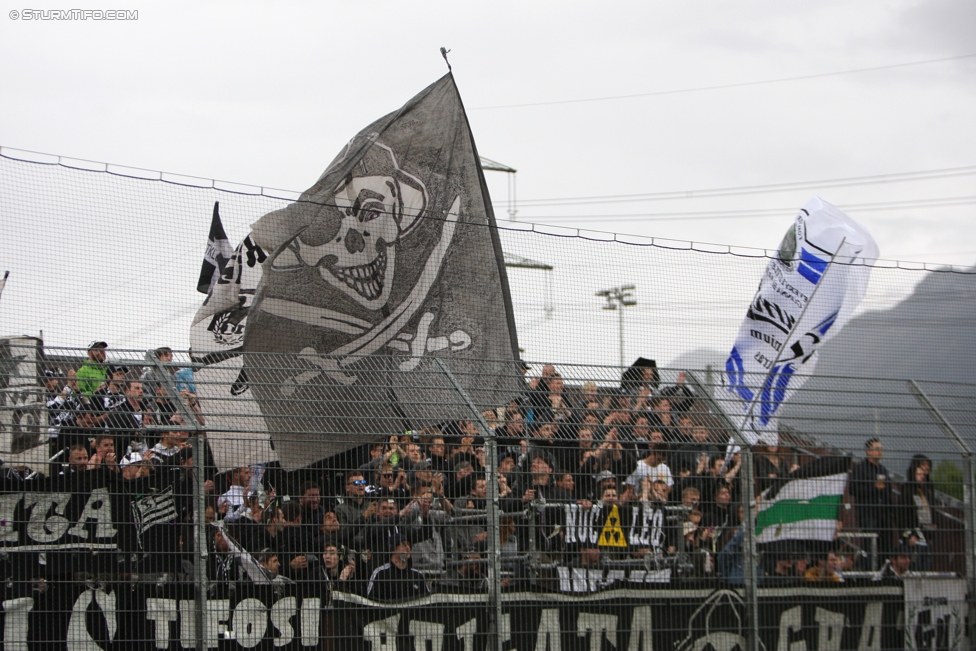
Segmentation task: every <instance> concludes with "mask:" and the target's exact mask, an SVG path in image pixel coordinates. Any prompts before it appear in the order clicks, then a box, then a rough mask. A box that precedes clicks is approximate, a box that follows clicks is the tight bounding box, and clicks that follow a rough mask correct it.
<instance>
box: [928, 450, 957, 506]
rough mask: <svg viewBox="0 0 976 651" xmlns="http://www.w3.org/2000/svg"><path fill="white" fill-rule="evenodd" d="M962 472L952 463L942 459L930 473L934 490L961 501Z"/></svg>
mask: <svg viewBox="0 0 976 651" xmlns="http://www.w3.org/2000/svg"><path fill="white" fill-rule="evenodd" d="M963 479H964V477H963V472H962V470H960V469H959V466H957V465H956V464H955V462H953V461H949V460H948V459H943V460H942V461H940V462H939V465H937V466H936V467H935V470H933V471H932V481H933V482H935V490H937V491H942V492H943V493H945V494H946V495H951V496H952V497H954V498H956V499H957V500H961V499H962V491H963Z"/></svg>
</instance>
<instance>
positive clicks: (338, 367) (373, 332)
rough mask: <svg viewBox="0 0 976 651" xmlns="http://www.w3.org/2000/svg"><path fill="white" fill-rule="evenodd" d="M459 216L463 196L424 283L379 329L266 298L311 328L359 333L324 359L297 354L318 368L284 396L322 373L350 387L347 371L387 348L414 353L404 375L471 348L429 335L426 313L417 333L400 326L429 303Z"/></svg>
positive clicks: (264, 305) (290, 384) (458, 338)
mask: <svg viewBox="0 0 976 651" xmlns="http://www.w3.org/2000/svg"><path fill="white" fill-rule="evenodd" d="M460 213H461V196H460V195H458V196H456V197H455V198H454V202H453V203H452V204H451V209H450V210H449V211H448V212H447V215H446V216H445V219H444V227H443V229H442V230H441V237H440V240H439V241H438V242H437V246H435V247H434V249H433V251H431V253H430V256H429V257H428V258H427V263H426V264H425V265H424V269H423V272H422V273H421V275H420V280H419V281H418V282H417V284H416V285H415V286H414V288H413V290H412V291H411V292H410V295H409V296H407V298H406V299H405V300H404V301H403V302H402V303H400V305H398V306H397V307H396V308H395V309H394V310H393V311H392V312H391V313H390V315H389V316H387V317H386V318H385V319H383V320H382V321H381V322H380V323H378V324H376V325H375V326H374V325H373V324H371V323H370V322H369V321H365V320H363V319H358V318H356V317H353V316H350V315H348V314H343V313H341V312H336V311H335V310H330V309H327V308H318V307H312V306H310V305H303V304H301V303H295V302H293V301H286V300H282V299H280V298H266V299H264V301H262V302H261V304H260V306H259V308H258V309H260V310H263V311H265V312H268V313H269V314H274V315H275V316H280V317H282V318H285V319H291V320H293V321H301V322H302V323H308V324H310V325H314V326H318V327H322V328H330V329H332V330H338V331H339V332H345V333H348V334H354V335H360V336H359V337H358V338H357V339H355V340H353V341H351V342H349V343H348V344H345V345H344V346H340V347H339V348H337V349H336V350H334V351H333V352H332V353H330V354H329V355H320V354H319V353H318V351H317V350H315V349H314V348H312V347H311V346H308V347H306V348H303V349H302V350H301V352H299V354H298V356H299V358H300V359H302V360H304V361H306V362H308V363H309V364H311V365H313V366H315V367H317V368H315V369H309V370H307V371H304V372H303V373H299V374H298V375H295V376H293V377H290V378H287V379H286V380H285V385H284V386H283V387H282V388H281V393H282V395H285V396H290V395H292V394H293V393H294V392H295V390H296V389H297V388H298V385H300V384H306V383H308V382H311V381H312V380H314V379H315V378H317V377H318V376H320V375H322V374H323V373H324V374H325V375H327V376H328V377H330V378H332V379H333V380H335V381H336V382H338V383H339V384H344V385H347V386H348V385H352V384H355V383H356V381H357V379H358V378H357V376H355V375H352V374H350V373H347V372H346V371H345V368H346V367H348V366H350V365H351V364H353V363H355V362H356V361H358V359H359V358H361V357H363V356H366V355H371V354H373V353H374V352H376V351H377V350H379V349H380V348H382V347H383V346H389V347H390V348H393V349H394V350H399V351H401V352H408V353H410V357H408V358H407V359H405V360H404V361H402V362H401V363H400V365H399V368H400V370H401V371H412V370H414V369H415V368H417V366H418V365H419V364H420V360H421V359H423V357H424V355H425V354H427V353H433V352H437V351H440V350H450V351H451V352H457V351H460V350H464V349H466V348H468V347H469V346H471V336H470V335H469V334H468V333H466V332H464V331H463V330H455V331H454V332H452V333H451V334H450V335H448V336H446V337H431V336H430V326H431V323H433V321H434V314H433V313H431V312H425V313H424V315H423V316H421V317H420V322H419V323H418V324H417V332H416V333H414V334H413V335H411V334H410V333H408V332H402V328H403V327H404V326H405V325H406V324H407V323H409V321H410V320H411V319H412V318H413V317H414V315H415V314H416V313H417V311H418V310H419V309H420V307H421V305H423V303H424V301H425V300H426V299H427V294H428V293H429V292H430V289H431V287H432V286H433V285H434V282H435V281H436V280H437V276H438V273H439V271H440V268H441V264H442V263H443V262H444V256H445V255H447V250H448V248H450V246H451V242H452V241H453V239H454V231H455V230H456V226H457V221H458V218H459V217H460Z"/></svg>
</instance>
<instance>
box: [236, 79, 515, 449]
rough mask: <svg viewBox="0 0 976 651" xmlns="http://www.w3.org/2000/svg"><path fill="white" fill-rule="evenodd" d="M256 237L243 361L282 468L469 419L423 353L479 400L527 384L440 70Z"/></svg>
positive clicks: (486, 210)
mask: <svg viewBox="0 0 976 651" xmlns="http://www.w3.org/2000/svg"><path fill="white" fill-rule="evenodd" d="M252 237H253V238H254V241H255V242H256V243H257V244H258V245H260V246H261V247H262V248H263V249H264V250H265V251H268V252H272V251H273V252H274V253H273V254H272V255H271V258H270V260H269V262H268V263H266V264H265V265H264V282H263V286H262V289H261V290H260V291H259V294H258V296H257V298H256V300H255V303H254V307H253V308H252V310H251V314H250V320H249V323H248V328H247V330H246V333H245V340H244V350H245V352H246V354H247V360H246V362H245V365H246V368H247V370H248V376H249V377H250V379H251V383H252V387H253V388H254V390H255V392H256V393H257V398H258V400H259V402H260V404H261V409H262V411H263V412H264V415H265V417H266V418H267V420H268V423H269V426H270V427H271V428H272V431H273V436H274V438H275V448H276V450H277V452H278V454H279V457H280V459H281V462H282V464H283V465H284V466H285V467H299V466H303V465H306V464H308V463H309V462H311V461H314V460H315V459H319V458H323V457H326V456H330V455H332V454H336V453H339V452H342V451H344V450H346V449H349V448H351V447H353V446H354V445H357V444H358V443H361V442H363V441H364V440H365V437H367V436H369V437H375V436H378V435H382V434H391V433H397V432H398V431H401V430H402V428H403V427H404V421H407V422H409V424H410V425H411V426H412V427H414V428H419V427H423V426H426V425H433V424H435V423H438V422H442V421H444V420H449V419H455V418H458V419H459V418H470V415H471V414H470V411H468V410H467V409H466V408H465V407H464V406H463V405H462V404H461V402H460V401H459V400H458V397H457V395H456V393H455V392H454V391H453V389H451V388H450V385H449V384H448V383H447V381H446V377H445V375H444V374H443V373H442V372H441V370H440V367H439V365H438V364H437V363H436V361H435V359H434V358H439V359H440V360H442V361H443V362H444V363H445V364H446V365H447V366H448V367H449V368H450V370H451V372H452V374H453V375H454V376H455V378H456V379H457V380H458V381H459V382H460V383H461V384H462V385H463V387H464V389H465V391H466V393H467V394H468V395H469V396H470V398H471V399H472V400H473V401H474V403H475V404H476V405H477V406H478V407H479V408H486V407H491V406H497V405H501V404H505V403H506V402H507V401H508V400H509V399H510V398H511V397H512V396H513V395H515V394H517V393H518V392H519V391H520V390H521V389H522V384H521V375H520V374H519V373H518V372H517V366H516V360H517V359H518V343H517V340H516V335H515V326H514V320H513V316H512V307H511V298H510V296H509V292H508V281H507V278H506V276H505V266H504V261H503V257H502V252H501V246H500V244H499V241H498V233H497V229H496V225H495V218H494V214H493V212H492V210H491V201H490V199H489V197H488V191H487V187H486V185H485V180H484V173H483V171H482V169H481V165H480V163H479V158H478V152H477V149H476V148H475V144H474V139H473V138H472V136H471V132H470V129H469V126H468V121H467V116H466V115H465V113H464V108H463V106H462V104H461V98H460V96H459V94H458V91H457V87H456V86H455V84H454V78H453V77H452V76H451V75H450V74H448V75H446V76H444V77H443V78H441V79H440V80H439V81H437V82H436V83H434V84H433V85H431V86H430V87H428V88H427V89H425V90H424V91H423V92H421V93H420V94H419V95H417V96H416V97H414V98H413V99H412V100H410V101H409V102H407V104H406V105H404V106H403V108H401V109H400V110H399V111H396V112H395V113H391V114H389V115H387V116H386V117H383V118H380V119H379V120H377V121H376V122H374V123H373V124H371V125H369V126H368V127H366V128H365V129H363V130H362V131H360V132H359V133H358V134H357V135H356V136H355V137H354V138H353V139H352V140H351V141H349V143H348V144H347V145H346V146H345V147H344V148H343V150H342V151H341V152H340V153H339V155H338V157H336V159H335V160H334V161H333V162H332V163H331V164H330V165H329V166H328V168H327V169H326V171H325V172H324V173H323V174H322V175H321V177H320V178H319V180H318V181H317V182H316V183H315V184H314V185H313V186H312V187H311V188H310V189H309V190H308V191H307V192H305V193H304V194H303V195H302V197H301V198H300V200H299V201H298V202H296V203H293V204H291V205H290V206H288V207H287V208H284V209H282V210H278V211H275V212H273V213H270V214H268V215H265V216H264V217H262V218H261V219H260V220H259V221H258V222H257V223H256V224H254V226H253V230H252ZM257 353H283V354H286V355H287V358H285V359H286V360H287V362H285V361H284V360H283V358H281V357H278V358H274V359H273V358H270V357H267V356H262V355H260V354H257ZM286 368H287V369H290V370H289V371H285V370H283V369H286ZM308 401H312V402H314V407H312V406H311V405H310V403H309V402H308ZM301 411H306V412H307V413H308V416H306V417H302V416H300V415H298V412H301ZM310 438H313V439H315V440H314V441H312V442H309V440H308V439H310Z"/></svg>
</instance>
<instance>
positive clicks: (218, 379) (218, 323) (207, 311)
mask: <svg viewBox="0 0 976 651" xmlns="http://www.w3.org/2000/svg"><path fill="white" fill-rule="evenodd" d="M217 209H218V204H216V203H215V204H214V217H213V219H214V221H213V225H212V226H211V242H212V241H213V238H214V233H215V231H217V234H218V235H219V236H220V237H222V238H223V242H227V241H228V240H227V237H226V235H224V230H223V227H222V226H221V225H220V217H219V215H218V213H217ZM228 245H229V244H228ZM211 248H212V247H211V246H208V247H207V250H208V252H209V251H210V250H211ZM214 248H216V247H214ZM223 255H224V254H223V253H221V256H223ZM222 259H223V258H222ZM267 259H268V256H267V254H266V253H265V252H264V250H263V249H261V247H259V246H257V245H256V244H255V243H254V241H253V240H252V239H251V236H250V235H248V236H247V237H245V238H244V239H243V240H242V241H241V243H240V244H238V245H237V248H235V249H233V250H232V251H231V254H230V258H229V259H227V260H223V267H222V270H221V272H220V273H219V274H217V275H216V276H215V277H214V282H213V283H212V284H211V285H210V289H209V293H208V294H207V298H206V300H205V301H204V302H203V305H201V306H200V309H199V310H197V313H196V315H195V316H194V318H193V324H192V325H191V326H190V354H191V357H192V358H193V361H194V362H197V363H200V364H203V365H204V366H203V368H200V369H197V370H196V371H195V372H194V379H195V380H196V385H197V397H198V398H199V399H200V401H201V404H202V406H203V410H204V412H205V413H206V414H207V423H208V425H210V427H211V428H212V430H211V432H210V445H211V446H212V449H213V453H214V460H215V462H216V463H217V467H218V468H221V469H224V470H226V469H227V468H237V467H240V466H242V465H247V464H249V463H255V462H271V461H276V460H277V456H276V455H275V452H274V450H272V449H271V447H270V445H269V444H268V436H267V426H266V425H265V422H264V418H263V417H262V416H261V409H260V407H259V406H258V403H257V401H256V400H254V396H253V394H252V392H251V391H250V387H249V384H248V378H247V373H246V372H245V371H244V369H243V360H242V359H241V356H240V355H241V349H242V348H243V346H244V331H245V329H246V328H247V317H248V313H249V312H250V309H251V305H252V304H253V302H254V295H255V292H256V291H257V287H258V283H259V282H260V280H261V265H263V264H264V262H265V261H266V260H267ZM206 264H207V263H206V261H205V262H204V267H206ZM201 281H202V276H201Z"/></svg>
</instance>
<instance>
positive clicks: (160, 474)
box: [7, 341, 936, 600]
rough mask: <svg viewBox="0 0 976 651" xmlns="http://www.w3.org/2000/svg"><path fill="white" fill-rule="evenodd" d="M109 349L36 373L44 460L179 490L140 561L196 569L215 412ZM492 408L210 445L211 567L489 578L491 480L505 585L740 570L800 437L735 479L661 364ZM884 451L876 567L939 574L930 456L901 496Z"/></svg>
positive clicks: (333, 580) (813, 560)
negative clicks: (302, 455)
mask: <svg viewBox="0 0 976 651" xmlns="http://www.w3.org/2000/svg"><path fill="white" fill-rule="evenodd" d="M106 348H107V345H106V344H105V342H101V341H96V342H93V343H92V344H91V346H90V347H89V349H88V360H86V361H85V362H84V363H83V364H82V365H81V366H80V367H78V368H77V369H74V368H72V369H65V368H64V365H63V364H61V365H57V364H52V365H50V366H49V367H48V368H46V369H45V370H44V376H45V377H44V381H45V384H46V392H47V395H46V402H47V409H48V424H49V429H48V432H49V436H50V445H51V456H52V459H53V463H52V468H55V469H56V470H55V473H60V475H62V476H64V475H71V474H74V473H83V472H95V471H97V472H103V473H110V474H111V475H113V476H114V477H115V478H117V480H118V484H119V485H120V486H121V487H122V488H120V490H123V491H126V490H127V491H129V492H131V493H132V494H133V495H134V496H135V495H144V494H164V493H165V492H166V491H167V490H170V491H171V492H172V494H173V495H175V498H174V499H175V501H176V504H177V508H176V509H175V513H176V515H175V517H174V519H173V522H172V525H173V526H169V527H156V528H155V530H154V531H153V532H149V534H147V535H146V538H145V539H144V540H140V541H138V542H139V544H138V551H139V554H137V555H135V556H134V558H135V560H133V561H132V564H131V567H129V569H130V570H131V571H133V572H137V571H138V572H144V573H145V572H172V573H179V572H181V571H188V570H187V567H188V563H189V560H188V559H189V552H190V551H191V549H192V544H193V536H192V533H191V531H192V526H191V525H192V522H193V519H194V515H193V514H194V511H195V509H194V505H193V501H192V499H191V495H192V493H193V490H192V485H193V484H192V478H193V472H194V470H193V469H194V465H195V461H194V456H195V455H194V452H195V450H194V447H193V446H192V445H190V441H191V439H192V435H191V433H192V432H195V431H198V430H200V429H201V428H203V429H205V427H206V418H205V414H204V413H203V411H202V410H201V408H200V404H199V403H198V401H197V398H196V386H195V384H194V380H193V375H192V371H190V370H189V369H178V368H177V367H176V366H175V365H173V364H172V361H173V354H172V351H171V350H169V349H167V348H160V349H157V350H156V351H155V353H154V355H155V357H156V359H158V360H159V361H160V362H161V363H162V366H163V367H164V368H166V369H167V372H168V373H169V377H168V378H167V377H164V376H161V375H160V374H159V373H158V371H157V367H154V366H147V367H143V368H142V369H139V368H127V367H125V366H120V365H111V364H109V363H107V362H106ZM526 368H528V367H526ZM178 402H179V403H182V405H183V406H185V408H183V407H181V406H180V404H178ZM187 418H193V419H195V420H196V422H195V423H193V422H191V423H188V422H187ZM482 418H483V419H484V424H487V426H488V427H489V428H490V429H491V432H490V435H492V436H493V437H494V439H495V441H496V447H497V458H492V459H490V460H489V459H488V458H486V455H487V446H486V444H485V443H486V442H485V439H484V434H485V433H488V432H485V431H484V429H479V426H481V423H480V422H474V421H472V420H464V421H458V422H453V421H452V422H448V423H444V424H442V425H441V426H440V427H439V428H436V429H424V430H419V431H409V432H406V433H403V434H396V435H390V436H388V437H386V438H384V440H381V441H377V442H374V443H369V444H364V445H362V446H360V447H358V448H356V449H354V450H352V451H351V452H350V453H348V454H345V455H342V457H341V458H337V459H336V460H332V462H330V463H319V464H313V465H311V466H309V467H308V468H306V469H303V470H300V471H293V472H291V473H285V472H283V471H281V470H280V469H279V468H276V467H275V466H274V464H270V465H269V464H255V465H253V466H244V467H240V468H234V469H230V470H225V471H224V472H218V471H217V469H215V468H214V467H213V463H212V461H211V459H210V456H209V453H208V449H207V447H206V445H204V447H203V449H202V454H198V455H196V457H197V459H198V460H202V463H201V462H199V461H198V462H197V463H196V466H197V467H201V468H202V469H203V470H202V472H203V474H204V490H205V492H206V511H205V514H204V516H205V519H206V522H207V523H208V524H210V525H211V526H209V527H208V538H209V546H210V551H211V554H210V555H209V572H210V576H211V579H212V580H214V581H215V582H216V583H217V584H219V583H220V582H221V581H223V582H227V581H233V580H237V579H238V578H240V574H241V572H242V571H243V570H242V567H244V565H242V563H243V564H245V565H246V563H248V562H250V563H253V564H256V565H259V566H260V568H261V572H263V574H264V575H265V576H267V577H269V578H273V577H275V576H279V575H280V576H283V577H285V578H286V579H290V580H293V581H295V582H297V583H299V584H307V585H310V584H315V583H317V582H323V581H327V582H328V583H329V584H330V585H331V586H332V587H333V588H334V589H340V590H343V591H348V592H355V593H359V594H362V595H364V596H367V597H369V598H374V599H378V600H398V599H405V598H409V597H413V596H419V595H422V594H426V593H427V592H428V591H430V590H431V589H432V588H433V589H442V590H448V591H464V590H472V591H480V590H484V589H486V587H487V568H488V560H487V559H488V555H487V551H488V549H489V545H490V541H489V536H490V535H491V531H490V530H489V526H488V518H487V515H486V500H487V496H488V488H489V486H488V482H489V481H495V482H496V487H497V493H498V497H499V500H498V508H499V511H500V513H501V516H500V520H499V521H500V530H499V532H498V533H499V538H500V543H501V558H502V565H501V568H500V569H501V585H502V587H503V588H506V589H515V588H517V587H527V586H528V585H529V584H530V583H531V584H532V585H537V586H538V585H543V584H544V582H545V580H546V576H551V575H552V573H551V572H550V573H549V575H547V573H546V568H550V569H551V568H553V567H556V566H562V567H566V568H588V569H592V568H607V567H616V568H622V569H623V570H625V572H626V571H629V570H632V569H641V568H642V569H643V570H645V571H646V570H650V569H667V570H670V575H671V577H673V578H677V577H687V578H689V579H690V580H702V579H705V578H713V579H716V580H723V581H728V582H732V583H736V582H741V580H742V578H741V577H742V565H743V562H742V544H743V508H742V506H741V504H742V502H743V497H744V493H748V495H747V496H748V497H752V498H758V499H759V500H760V501H761V499H762V497H761V496H762V493H763V491H765V490H766V489H768V488H770V487H771V486H772V485H774V484H775V483H776V482H777V481H779V480H781V479H782V478H785V477H786V476H787V475H789V474H790V473H791V472H792V471H794V470H796V468H797V462H798V461H800V460H801V459H800V457H799V456H798V455H797V454H796V452H795V451H794V450H789V449H783V448H779V447H777V446H775V445H759V446H755V447H754V451H755V482H754V484H753V485H751V486H746V485H744V481H743V478H742V460H741V455H740V454H739V453H738V452H736V453H734V454H733V451H734V449H732V448H730V447H729V445H728V442H729V437H728V433H727V432H726V431H724V430H723V428H722V425H721V421H720V420H719V419H718V418H717V417H716V415H715V414H712V413H709V409H708V403H707V401H705V400H703V399H702V396H697V395H696V394H695V391H694V390H693V388H692V387H691V386H690V385H689V384H688V383H686V382H685V377H684V374H683V373H682V374H680V375H679V376H678V377H677V381H676V383H675V384H674V385H671V386H664V385H662V384H661V382H660V380H659V377H658V373H657V370H656V369H655V368H653V367H646V368H642V369H638V372H637V374H636V375H634V374H633V373H631V374H630V375H629V377H628V380H627V382H626V383H624V386H623V387H621V388H616V389H613V390H609V389H607V388H605V387H598V386H597V385H596V384H595V383H593V382H586V383H584V384H583V385H582V386H581V387H579V388H574V390H573V391H569V390H567V388H566V386H565V384H564V381H563V378H562V377H561V376H560V374H559V373H558V372H557V370H556V369H555V368H554V367H553V366H551V365H546V366H544V367H543V368H542V369H541V373H540V374H539V375H538V376H536V377H534V378H532V379H527V380H526V382H525V391H524V392H523V393H522V394H521V395H518V396H514V397H513V399H512V400H511V402H510V403H509V404H507V405H501V406H499V407H498V408H497V409H491V410H488V411H486V412H484V413H483V414H482ZM310 435H312V434H310ZM204 440H205V438H204ZM881 458H882V448H881V443H880V441H878V440H877V439H872V440H870V441H868V442H867V445H866V459H865V460H864V461H862V462H859V463H857V464H856V465H854V466H853V468H852V470H851V475H850V481H849V489H848V492H849V495H850V496H851V498H852V501H853V504H854V507H855V514H856V520H857V526H858V528H859V530H860V531H861V532H863V533H869V534H874V535H875V536H876V541H877V547H878V551H879V552H880V555H881V556H880V559H881V560H882V561H883V562H884V567H883V569H882V572H881V574H882V575H883V576H885V577H892V576H896V577H897V576H902V575H904V573H905V572H907V571H909V570H910V569H913V570H928V569H931V568H932V556H933V555H932V553H931V551H930V550H931V545H932V543H933V540H934V535H935V531H936V518H935V507H936V498H935V492H934V490H933V488H932V482H931V480H930V479H929V472H930V470H931V462H930V461H929V460H928V459H926V458H925V457H923V456H921V455H917V456H916V458H914V459H913V460H912V463H911V466H910V467H909V469H908V473H907V477H906V481H905V483H904V485H903V486H901V489H900V492H898V493H897V495H896V493H895V491H894V490H893V489H894V488H895V483H894V481H893V478H892V476H891V473H890V472H889V471H888V470H887V469H886V468H885V467H884V466H883V465H882V464H881ZM489 470H490V471H491V472H489ZM34 476H35V473H34V472H33V470H32V469H31V468H26V467H23V466H20V467H8V468H7V479H8V480H18V481H30V480H31V478H32V477H34ZM130 485H131V486H135V487H137V488H126V486H130ZM150 534H151V535H150ZM842 551H844V550H842V547H841V545H840V544H839V543H838V544H820V545H812V544H804V543H802V541H791V545H790V547H789V548H777V549H771V550H768V551H767V552H766V553H764V554H763V558H762V560H761V566H760V568H759V572H760V574H761V576H762V577H763V579H762V580H764V581H765V582H767V583H768V584H772V583H774V582H777V581H779V582H799V581H826V582H834V581H841V580H842V577H843V573H844V570H845V569H847V570H852V569H862V570H864V569H877V568H870V567H869V565H868V564H867V562H868V561H866V560H865V558H866V556H865V555H864V554H857V553H850V550H847V552H845V553H842ZM886 559H887V560H886ZM624 576H626V573H625V574H624Z"/></svg>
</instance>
